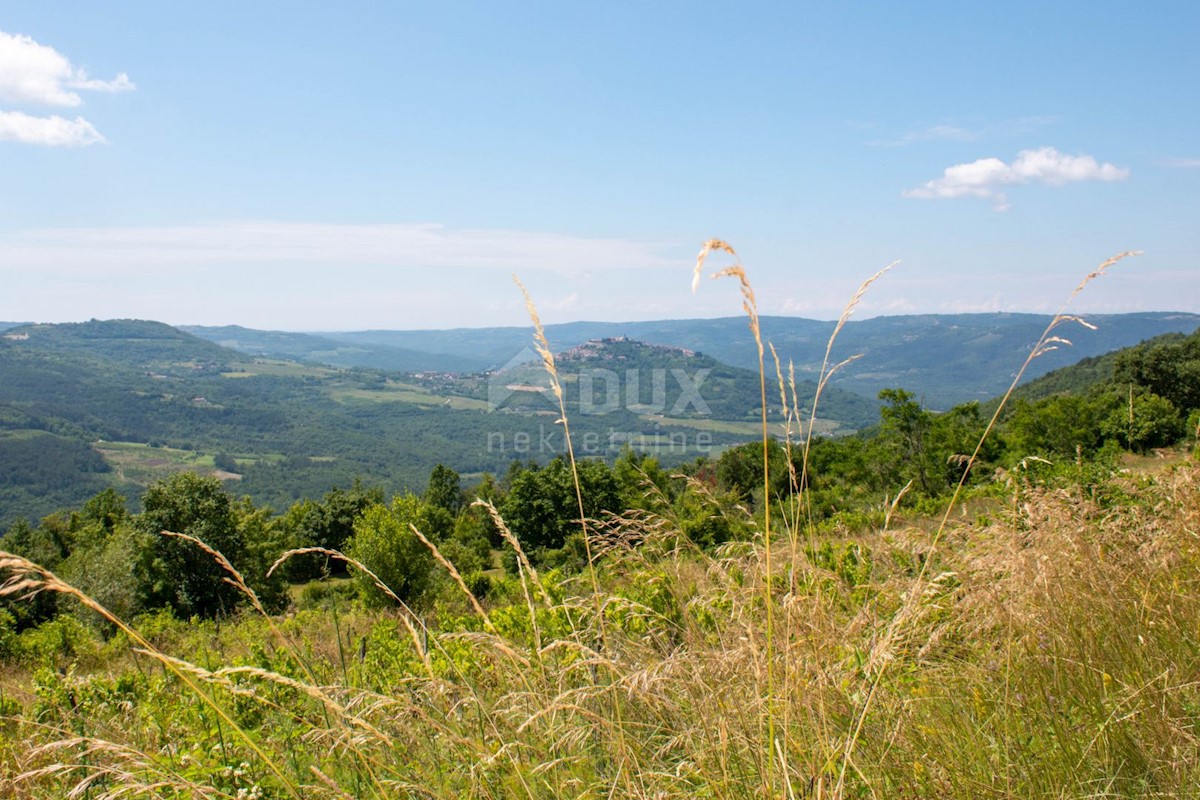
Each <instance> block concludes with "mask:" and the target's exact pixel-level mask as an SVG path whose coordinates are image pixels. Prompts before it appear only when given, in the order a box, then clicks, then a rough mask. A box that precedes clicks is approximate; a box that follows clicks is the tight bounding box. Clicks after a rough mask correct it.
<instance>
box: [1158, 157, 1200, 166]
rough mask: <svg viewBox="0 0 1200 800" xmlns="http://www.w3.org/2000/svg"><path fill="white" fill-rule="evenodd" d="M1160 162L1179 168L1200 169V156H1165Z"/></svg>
mask: <svg viewBox="0 0 1200 800" xmlns="http://www.w3.org/2000/svg"><path fill="white" fill-rule="evenodd" d="M1159 163H1161V164H1162V165H1163V166H1165V167H1175V168H1177V169H1200V158H1164V159H1163V160H1162V161H1161V162H1159Z"/></svg>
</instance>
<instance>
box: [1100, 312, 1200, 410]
mask: <svg viewBox="0 0 1200 800" xmlns="http://www.w3.org/2000/svg"><path fill="white" fill-rule="evenodd" d="M1113 383H1114V384H1116V385H1118V386H1121V385H1124V386H1128V385H1129V384H1133V385H1135V386H1140V387H1142V388H1143V389H1146V390H1147V391H1149V392H1150V393H1151V394H1156V395H1158V396H1159V397H1162V398H1165V399H1166V400H1169V401H1170V403H1171V405H1173V406H1175V408H1176V409H1179V410H1180V411H1184V412H1187V411H1191V410H1192V409H1194V408H1200V331H1198V332H1196V333H1193V334H1192V335H1191V336H1186V337H1179V338H1178V339H1168V340H1167V341H1160V342H1159V343H1158V344H1150V343H1145V344H1142V345H1139V346H1137V347H1133V348H1130V349H1128V350H1124V351H1122V352H1121V353H1120V354H1118V356H1117V359H1116V362H1115V363H1114V364H1113Z"/></svg>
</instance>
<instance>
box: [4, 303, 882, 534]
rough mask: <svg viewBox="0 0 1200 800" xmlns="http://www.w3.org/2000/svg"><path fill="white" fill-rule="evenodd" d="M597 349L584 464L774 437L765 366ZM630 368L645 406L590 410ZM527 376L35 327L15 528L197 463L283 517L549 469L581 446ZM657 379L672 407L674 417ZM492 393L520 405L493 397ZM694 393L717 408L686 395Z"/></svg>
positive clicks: (111, 327) (15, 359) (9, 480)
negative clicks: (394, 366) (760, 374)
mask: <svg viewBox="0 0 1200 800" xmlns="http://www.w3.org/2000/svg"><path fill="white" fill-rule="evenodd" d="M581 353H582V351H580V352H576V353H565V354H563V369H562V372H563V375H564V382H565V383H566V384H567V386H568V391H567V395H568V408H569V413H570V414H571V419H572V431H573V433H574V434H575V437H576V438H575V449H576V452H577V453H578V454H579V455H581V456H586V457H613V456H615V455H617V454H618V453H619V452H620V450H621V449H622V448H624V447H625V446H632V447H635V448H638V449H642V450H646V451H649V452H652V453H655V454H656V455H658V456H659V457H660V458H661V459H662V460H663V461H664V462H665V463H668V464H670V463H679V462H681V461H684V460H690V459H694V458H695V457H697V456H699V455H704V454H707V453H710V452H713V451H715V450H717V449H719V448H721V447H723V446H726V445H729V444H734V443H737V442H741V441H745V440H747V439H752V438H754V437H755V436H756V435H757V430H758V423H757V422H756V421H755V420H756V419H757V416H756V415H757V411H756V409H757V408H758V395H757V373H753V372H749V371H747V370H739V369H737V368H733V367H729V366H726V365H724V364H721V363H719V362H716V361H714V360H712V359H710V358H707V357H705V356H700V355H697V354H694V353H687V352H684V351H681V350H675V349H671V348H655V347H649V346H645V345H641V344H640V343H632V342H622V343H619V344H614V345H613V348H612V349H609V348H606V347H601V348H599V349H597V350H594V351H592V352H590V354H589V355H588V357H586V358H584V357H582V356H581ZM617 366H619V367H620V372H619V373H617V372H616V371H615V370H610V371H611V372H612V373H613V374H614V375H615V374H619V375H620V376H621V378H622V379H627V378H628V375H629V374H630V370H633V371H635V372H637V373H638V374H644V375H645V376H646V379H645V381H644V382H643V384H642V386H643V387H644V389H645V398H646V400H645V402H641V403H638V402H631V401H630V398H629V396H628V393H627V390H628V388H629V386H630V384H629V383H628V382H623V383H622V385H621V390H622V391H626V394H625V395H619V396H618V398H617V399H618V400H619V402H617V403H615V404H614V405H613V407H611V408H610V407H608V406H607V405H606V406H605V407H604V408H602V409H597V408H595V407H589V406H587V405H582V406H581V404H580V395H579V387H580V385H581V384H580V382H579V378H580V376H584V375H593V376H596V375H602V374H603V371H604V370H607V369H608V368H609V367H617ZM513 370H514V371H512V372H511V373H508V374H503V373H502V374H500V375H499V376H496V377H492V376H488V375H484V374H474V375H470V376H464V377H456V376H447V375H444V374H434V375H424V376H418V375H409V374H404V373H393V372H384V371H380V370H368V369H362V368H354V369H341V368H333V367H325V366H316V365H312V364H301V363H298V362H295V361H285V360H271V359H262V358H254V357H251V356H249V355H247V354H245V353H241V352H238V351H235V350H232V349H229V348H226V347H222V346H220V345H217V344H215V343H213V342H210V341H207V340H205V339H201V338H199V337H196V336H193V335H191V334H189V333H186V332H184V331H180V330H178V329H175V328H172V327H170V326H167V325H163V324H161V323H156V322H146V321H140V320H111V321H95V320H93V321H91V322H87V323H78V324H64V325H31V326H18V327H15V328H12V329H10V330H9V331H6V332H5V334H4V335H3V336H0V375H2V376H3V378H4V379H3V380H2V381H0V528H3V527H6V526H7V524H8V523H10V522H11V521H12V520H13V519H14V518H16V517H18V516H28V517H34V518H36V517H39V516H42V515H44V514H47V513H50V512H51V511H54V510H55V509H57V508H61V507H64V506H69V505H78V504H79V503H80V502H82V501H83V500H85V499H86V498H87V497H88V496H90V495H91V494H94V493H95V492H96V491H98V490H99V489H100V488H102V487H103V486H105V485H115V486H117V487H119V488H120V489H121V490H122V491H123V492H125V493H126V494H128V495H131V496H137V495H138V494H140V490H141V487H143V486H145V485H146V484H148V483H149V482H150V481H152V480H154V479H156V478H158V477H161V476H162V475H164V474H166V473H168V472H170V471H174V470H182V469H193V470H199V471H202V472H213V473H216V474H219V475H220V476H221V477H223V478H225V479H227V480H230V481H237V484H236V487H235V491H236V492H238V493H244V494H247V495H249V496H251V497H252V498H253V499H254V500H255V501H256V502H258V503H271V504H273V505H275V506H276V507H282V506H286V505H288V504H290V503H291V502H293V501H294V500H296V499H299V498H301V497H311V496H317V495H320V494H322V493H324V492H325V491H326V490H328V489H329V488H330V487H331V486H333V485H345V484H348V483H350V482H351V481H352V480H353V479H354V478H356V477H361V478H362V479H363V480H365V481H367V482H368V483H371V484H378V485H382V486H383V487H384V488H385V489H386V490H387V491H389V492H396V491H400V490H403V489H405V488H412V489H421V488H422V487H423V486H424V483H425V480H426V478H427V476H428V474H429V471H430V470H431V469H432V467H433V466H434V465H435V464H437V463H445V464H447V465H449V466H451V467H453V468H454V469H456V470H458V471H459V472H461V473H464V474H467V475H471V474H478V473H481V472H484V471H492V472H500V471H502V470H504V469H505V468H506V467H507V465H508V464H509V462H510V461H512V460H514V459H519V460H522V461H524V460H529V459H536V460H540V461H546V460H548V459H549V458H551V457H553V456H554V455H556V454H558V453H560V452H562V451H563V449H564V446H565V441H564V440H563V439H562V433H561V431H562V428H561V426H557V425H556V424H555V419H556V418H557V412H556V410H555V408H554V406H553V405H551V404H550V403H549V401H548V400H547V398H546V397H545V396H544V395H543V394H542V393H541V392H539V391H538V390H537V388H534V389H533V390H532V391H528V390H527V389H528V385H529V384H530V383H531V382H532V381H534V380H536V374H537V372H538V370H530V368H529V367H528V366H526V365H521V364H518V365H514V368H513ZM656 376H661V378H662V380H663V383H664V390H665V394H664V399H665V400H669V401H670V402H669V403H666V402H664V404H662V405H661V407H660V406H656V405H655V402H654V395H655V389H654V386H655V381H656ZM489 384H491V388H492V392H493V393H494V391H495V390H496V387H500V390H501V391H502V392H506V393H507V395H508V397H507V398H506V399H507V400H511V402H492V401H493V400H494V398H493V396H492V394H490V393H489ZM510 385H516V386H517V388H516V389H514V390H512V391H509V390H507V389H506V388H504V387H507V386H510ZM684 386H688V387H691V388H692V389H695V390H696V392H698V395H697V397H698V398H699V399H700V401H701V405H702V406H703V407H698V406H697V404H695V403H686V404H682V405H681V404H680V403H679V399H680V396H681V394H682V388H683V387H684ZM640 394H642V392H641V390H639V395H640ZM522 398H523V399H522ZM591 399H592V398H591V396H589V401H590V400H591ZM602 402H604V403H607V400H604V401H602ZM704 404H707V405H704ZM677 406H679V408H676V407H677ZM826 411H832V412H837V413H841V414H842V415H843V418H841V419H832V420H831V419H824V420H821V421H820V425H821V427H820V428H819V429H820V430H821V431H823V432H835V431H838V430H843V429H852V428H854V427H857V426H858V425H861V424H864V423H865V422H868V421H870V420H871V419H872V418H873V417H874V415H875V407H874V404H873V403H871V402H870V401H866V400H863V399H861V398H858V397H856V396H853V395H846V396H844V397H840V396H839V393H836V392H835V393H832V394H831V395H830V405H829V406H828V408H827V409H826V408H823V410H822V413H823V415H825V413H826Z"/></svg>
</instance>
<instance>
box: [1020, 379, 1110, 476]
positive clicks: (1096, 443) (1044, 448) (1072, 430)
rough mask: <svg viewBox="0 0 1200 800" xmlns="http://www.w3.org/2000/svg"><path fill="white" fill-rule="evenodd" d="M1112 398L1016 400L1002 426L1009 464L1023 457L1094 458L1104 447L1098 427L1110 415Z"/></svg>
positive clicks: (1073, 396) (1071, 396)
mask: <svg viewBox="0 0 1200 800" xmlns="http://www.w3.org/2000/svg"><path fill="white" fill-rule="evenodd" d="M1115 402H1116V396H1115V395H1113V394H1111V393H1100V394H1093V395H1086V396H1082V395H1077V394H1056V395H1051V396H1050V397H1046V398H1043V399H1041V400H1037V401H1035V402H1032V403H1030V402H1026V401H1024V400H1018V401H1017V402H1016V403H1015V404H1014V405H1013V408H1012V411H1011V412H1010V413H1009V415H1008V418H1007V419H1006V420H1005V423H1004V437H1005V441H1006V447H1007V449H1008V452H1009V454H1010V460H1011V461H1014V462H1015V461H1019V460H1021V459H1022V458H1025V457H1026V456H1034V455H1036V456H1046V457H1051V458H1053V457H1055V456H1059V457H1069V458H1074V457H1075V456H1076V454H1077V453H1078V454H1080V455H1082V456H1085V457H1088V456H1091V455H1094V454H1095V453H1096V452H1097V451H1098V450H1099V449H1100V446H1101V445H1103V444H1104V433H1103V431H1102V430H1101V423H1102V422H1103V421H1104V419H1105V418H1106V417H1108V415H1109V414H1110V413H1111V412H1112V411H1113V409H1114V407H1115Z"/></svg>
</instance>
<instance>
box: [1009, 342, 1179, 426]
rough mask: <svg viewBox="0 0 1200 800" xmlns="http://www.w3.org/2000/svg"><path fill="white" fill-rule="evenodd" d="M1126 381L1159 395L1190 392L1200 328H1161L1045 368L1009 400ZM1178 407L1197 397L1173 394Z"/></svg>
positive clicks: (1079, 391)
mask: <svg viewBox="0 0 1200 800" xmlns="http://www.w3.org/2000/svg"><path fill="white" fill-rule="evenodd" d="M1130 384H1133V385H1136V386H1140V387H1143V388H1145V389H1148V390H1150V391H1153V392H1154V393H1155V394H1158V395H1160V396H1163V397H1175V396H1177V395H1179V393H1181V392H1195V391H1196V388H1195V387H1198V386H1200V331H1196V332H1194V333H1192V334H1190V335H1186V336H1185V335H1184V334H1181V333H1165V334H1163V335H1162V336H1156V337H1154V338H1153V339H1148V340H1146V341H1144V342H1141V343H1139V344H1136V345H1134V346H1132V347H1125V348H1122V349H1120V350H1114V351H1112V352H1109V353H1105V354H1103V355H1099V356H1094V357H1091V358H1085V359H1083V360H1081V361H1079V362H1078V363H1076V364H1072V365H1070V366H1067V367H1062V368H1061V369H1056V370H1054V371H1053V372H1050V373H1047V374H1046V375H1043V376H1041V377H1040V378H1037V379H1035V380H1033V381H1030V382H1029V383H1027V384H1025V385H1024V386H1021V387H1019V388H1018V389H1017V390H1016V391H1015V392H1014V393H1013V399H1014V400H1024V401H1027V402H1033V401H1037V400H1043V399H1045V398H1048V397H1052V396H1054V395H1063V394H1072V395H1080V396H1082V395H1087V394H1089V393H1093V392H1096V391H1098V390H1104V389H1105V388H1111V389H1113V390H1120V389H1122V388H1126V389H1127V388H1128V387H1129V385H1130ZM1177 399H1178V400H1179V403H1180V404H1181V407H1184V408H1192V407H1194V405H1195V404H1196V402H1197V401H1200V398H1193V397H1177Z"/></svg>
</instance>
